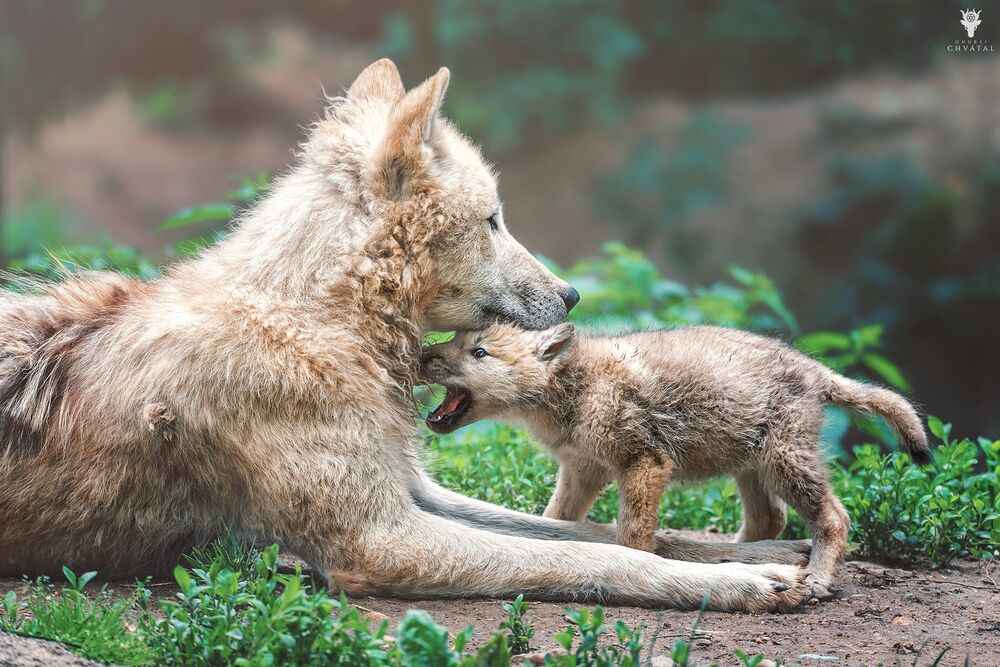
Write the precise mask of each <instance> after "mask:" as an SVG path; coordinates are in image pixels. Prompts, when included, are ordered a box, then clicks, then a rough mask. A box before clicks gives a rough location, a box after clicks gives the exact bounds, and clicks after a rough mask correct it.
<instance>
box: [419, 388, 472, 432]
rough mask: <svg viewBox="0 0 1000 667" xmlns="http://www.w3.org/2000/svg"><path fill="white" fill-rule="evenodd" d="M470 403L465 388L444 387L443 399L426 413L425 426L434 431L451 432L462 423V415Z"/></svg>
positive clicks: (468, 394) (470, 398)
mask: <svg viewBox="0 0 1000 667" xmlns="http://www.w3.org/2000/svg"><path fill="white" fill-rule="evenodd" d="M470 405H472V395H471V394H470V393H469V392H468V391H466V390H465V389H457V388H452V387H446V388H445V395H444V401H442V402H441V405H439V406H438V407H437V408H436V409H435V410H434V411H433V412H431V413H430V414H429V415H427V426H428V427H430V429H431V430H432V431H434V432H435V433H451V432H452V431H454V430H455V429H457V428H458V427H459V426H461V425H462V417H464V416H465V413H466V412H468V411H469V406H470Z"/></svg>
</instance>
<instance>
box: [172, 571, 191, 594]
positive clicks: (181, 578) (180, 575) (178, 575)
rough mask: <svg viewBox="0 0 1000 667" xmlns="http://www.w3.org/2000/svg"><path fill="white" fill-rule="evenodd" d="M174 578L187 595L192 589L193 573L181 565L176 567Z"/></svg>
mask: <svg viewBox="0 0 1000 667" xmlns="http://www.w3.org/2000/svg"><path fill="white" fill-rule="evenodd" d="M174 580H175V581H176V582H177V586H178V588H180V589H181V592H182V593H184V594H185V595H186V594H187V593H188V591H190V590H191V575H190V573H188V571H187V570H186V569H184V568H183V567H181V566H180V565H178V566H177V567H175V568H174Z"/></svg>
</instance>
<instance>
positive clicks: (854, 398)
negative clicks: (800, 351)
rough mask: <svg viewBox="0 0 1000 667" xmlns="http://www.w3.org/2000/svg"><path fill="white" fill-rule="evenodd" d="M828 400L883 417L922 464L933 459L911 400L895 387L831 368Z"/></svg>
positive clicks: (911, 455)
mask: <svg viewBox="0 0 1000 667" xmlns="http://www.w3.org/2000/svg"><path fill="white" fill-rule="evenodd" d="M826 398H827V402H829V403H833V404H834V405H840V406H842V407H845V408H851V409H852V410H856V411H857V412H862V413H865V414H870V415H879V416H881V417H884V418H885V420H886V421H887V422H889V426H891V427H892V430H893V431H895V432H896V435H898V436H899V439H900V441H901V442H902V443H903V446H904V447H905V448H906V451H908V452H909V453H910V457H911V458H912V459H913V460H914V461H915V462H916V463H918V464H919V465H926V464H928V463H930V462H931V448H930V446H929V445H928V444H927V434H926V433H925V432H924V427H923V424H922V423H921V422H920V418H919V417H918V416H917V411H916V410H914V409H913V406H912V405H910V402H909V401H907V400H906V399H905V398H903V397H902V396H900V395H899V394H897V393H896V392H894V391H889V390H888V389H883V388H882V387H875V386H872V385H869V384H865V383H863V382H858V381H856V380H852V379H850V378H846V377H844V376H842V375H838V374H836V373H834V372H832V371H829V386H828V387H827V397H826Z"/></svg>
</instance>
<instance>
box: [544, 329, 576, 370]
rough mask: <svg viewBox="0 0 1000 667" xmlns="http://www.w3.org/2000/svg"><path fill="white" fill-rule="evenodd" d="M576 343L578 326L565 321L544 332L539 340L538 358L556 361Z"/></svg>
mask: <svg viewBox="0 0 1000 667" xmlns="http://www.w3.org/2000/svg"><path fill="white" fill-rule="evenodd" d="M574 343H576V327H575V326H573V325H572V324H570V323H569V322H564V323H562V324H560V325H558V326H555V327H552V328H551V329H549V330H548V331H546V332H544V333H543V334H542V337H541V338H540V339H539V341H538V358H539V359H541V360H542V361H554V360H556V359H560V358H562V357H564V356H565V355H566V354H567V353H568V352H569V351H570V350H572V349H573V344H574Z"/></svg>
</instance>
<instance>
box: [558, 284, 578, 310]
mask: <svg viewBox="0 0 1000 667" xmlns="http://www.w3.org/2000/svg"><path fill="white" fill-rule="evenodd" d="M562 300H563V303H565V304H566V312H567V313H569V311H571V310H573V307H574V306H575V305H576V304H578V303H580V293H579V292H577V291H576V288H575V287H570V288H569V289H568V290H566V293H565V294H563V295H562Z"/></svg>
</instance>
